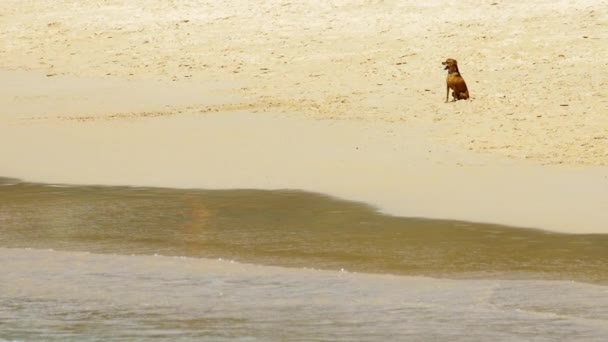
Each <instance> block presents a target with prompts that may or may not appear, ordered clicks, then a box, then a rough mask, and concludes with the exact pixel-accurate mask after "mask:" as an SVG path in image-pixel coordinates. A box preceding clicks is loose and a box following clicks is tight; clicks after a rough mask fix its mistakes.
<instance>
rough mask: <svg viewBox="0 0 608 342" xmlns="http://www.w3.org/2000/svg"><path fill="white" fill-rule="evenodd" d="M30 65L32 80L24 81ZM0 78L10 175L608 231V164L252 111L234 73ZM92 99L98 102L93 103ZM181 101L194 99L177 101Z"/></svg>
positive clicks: (373, 125) (2, 145) (0, 144)
mask: <svg viewBox="0 0 608 342" xmlns="http://www.w3.org/2000/svg"><path fill="white" fill-rule="evenodd" d="M24 77H30V78H31V79H32V81H31V82H22V83H18V82H19V81H22V80H23V79H24ZM3 79H4V80H5V84H7V83H8V84H11V85H13V86H12V87H9V88H4V90H5V91H4V92H3V96H2V97H1V99H2V102H3V103H2V104H1V105H2V106H3V107H4V108H10V109H11V111H10V112H8V113H16V114H14V115H6V114H5V115H3V117H2V121H3V123H4V124H3V125H2V126H0V132H1V134H0V153H1V154H2V155H3V162H2V164H1V165H0V174H2V175H4V176H9V177H16V178H22V179H25V180H28V181H38V182H47V183H48V182H50V183H66V184H104V185H137V186H161V187H176V188H207V189H219V188H225V189H235V188H259V189H301V190H307V191H313V192H320V193H325V194H329V195H332V196H337V197H340V198H344V199H349V200H356V201H362V202H365V203H369V204H371V205H373V206H376V207H378V208H379V209H380V210H381V211H383V212H386V213H390V214H395V215H402V216H409V217H427V218H442V219H457V220H467V221H476V222H489V223H500V224H508V225H514V226H521V227H529V228H541V229H548V230H553V231H560V232H571V233H591V232H595V233H605V232H608V226H607V225H606V222H608V211H606V210H604V209H605V205H604V203H607V202H608V176H607V175H608V172H607V169H606V167H601V166H598V167H580V166H578V167H577V166H572V167H568V166H557V165H539V164H537V163H533V162H529V161H516V160H509V159H502V158H498V157H494V156H488V155H479V154H475V153H473V152H471V151H467V150H464V149H462V148H460V147H458V146H454V145H447V144H442V143H438V142H437V141H434V140H433V139H432V138H431V137H429V135H428V134H427V132H428V130H427V129H425V128H424V127H420V126H411V125H409V124H407V123H405V122H399V123H388V122H369V121H356V120H354V121H353V120H336V119H333V120H331V119H327V120H317V119H311V118H303V117H301V116H299V115H298V113H293V114H290V115H287V114H281V113H272V112H267V113H264V114H255V113H252V112H251V111H250V110H247V109H246V108H241V107H240V106H239V103H240V102H239V100H241V99H239V97H238V96H237V95H235V94H234V92H233V88H231V87H230V85H229V84H222V85H221V86H218V85H212V86H208V85H205V84H199V83H182V84H177V85H175V84H173V83H163V82H157V83H149V82H142V81H121V80H117V81H115V82H114V83H113V81H112V80H108V79H103V80H95V79H74V78H71V77H66V78H65V79H63V78H61V77H52V78H47V77H43V76H41V75H39V74H23V73H21V72H16V73H13V72H5V73H3ZM7 80H8V82H7ZM11 80H12V81H13V82H11ZM34 80H35V81H34ZM32 83H33V84H36V87H34V88H32V87H31V86H30V84H32ZM180 96H181V97H180ZM142 98H151V99H153V100H152V101H151V102H146V101H143V100H142ZM14 99H17V100H14ZM23 99H27V101H24V100H23ZM95 100H96V101H99V106H91V104H92V103H95V102H94V101H95ZM172 101H174V102H172ZM175 102H177V103H179V104H184V103H185V102H187V103H188V106H184V107H180V109H175V108H174V106H176V104H175ZM161 103H163V104H164V105H162V106H161V105H160V104H161ZM58 113H60V114H58ZM84 113H86V114H84Z"/></svg>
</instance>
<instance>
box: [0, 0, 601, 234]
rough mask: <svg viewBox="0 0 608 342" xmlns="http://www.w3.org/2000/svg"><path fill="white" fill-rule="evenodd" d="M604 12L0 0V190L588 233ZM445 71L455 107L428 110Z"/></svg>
mask: <svg viewBox="0 0 608 342" xmlns="http://www.w3.org/2000/svg"><path fill="white" fill-rule="evenodd" d="M604 7H605V6H602V4H601V3H598V2H596V1H579V2H576V3H565V2H560V3H555V2H552V1H544V0H543V1H535V2H532V3H530V2H525V1H517V2H510V3H501V2H494V3H488V4H472V3H450V4H449V6H446V4H445V3H444V2H442V1H434V2H425V3H424V4H420V3H417V2H413V1H399V2H396V1H357V0H355V1H350V0H339V1H332V2H325V1H305V2H299V3H291V2H286V1H283V0H264V1H259V2H255V3H253V2H249V1H238V0H223V1H214V2H208V3H205V2H203V3H201V2H198V1H197V2H194V1H191V0H180V1H178V2H176V3H174V4H170V3H166V2H162V1H159V2H152V3H147V2H146V3H145V4H144V3H142V2H139V1H135V2H121V1H117V2H113V3H112V4H97V3H96V2H78V4H74V3H72V2H69V1H58V2H49V1H27V2H22V1H19V2H16V1H6V2H3V3H2V4H1V5H0V13H4V15H0V28H2V29H1V30H0V39H1V40H2V41H5V42H8V43H6V44H4V45H3V46H2V48H1V49H0V70H3V71H1V72H0V108H1V111H0V153H1V155H2V161H1V163H0V176H5V177H17V178H23V179H25V180H30V181H40V182H57V183H76V184H114V185H117V184H122V185H147V186H164V187H203V188H261V189H277V188H289V189H302V190H308V191H314V192H321V193H325V194H329V195H333V196H337V197H341V198H345V199H351V200H357V201H363V202H366V203H369V204H372V205H374V206H376V207H378V208H379V209H380V210H382V211H383V212H386V213H391V214H395V215H405V216H413V217H429V218H447V219H460V220H469V221H482V222H493V223H502V224H510V225H516V226H522V227H533V228H542V229H548V230H554V231H561V232H571V233H590V232H598V233H602V232H603V233H605V232H608V224H607V222H608V211H607V210H605V205H604V203H608V166H607V165H608V137H607V135H606V134H607V133H606V132H608V121H607V117H606V115H605V113H606V108H607V105H608V102H607V101H608V99H607V98H606V94H605V92H603V91H602V89H604V88H605V87H606V86H607V85H608V78H607V77H608V76H607V75H606V73H603V72H598V70H604V69H605V68H606V66H607V65H608V61H607V60H606V57H605V56H608V51H607V48H606V47H607V46H608V44H605V42H606V39H607V37H606V32H608V30H606V23H608V20H606V19H608V11H606V9H605V8H604ZM40 13H45V16H40V15H39V14H40ZM455 28H457V30H456V31H455ZM455 32H464V34H456V33H455ZM557 32H565V33H564V34H557ZM447 57H453V58H456V59H458V60H459V65H460V69H461V71H462V73H463V75H464V77H465V79H466V80H467V82H468V84H469V88H470V90H471V94H472V98H473V100H472V101H459V102H457V103H451V104H445V103H443V101H444V99H445V97H444V96H445V88H444V82H445V71H444V70H443V69H442V66H441V64H440V62H441V61H442V60H444V59H445V58H447Z"/></svg>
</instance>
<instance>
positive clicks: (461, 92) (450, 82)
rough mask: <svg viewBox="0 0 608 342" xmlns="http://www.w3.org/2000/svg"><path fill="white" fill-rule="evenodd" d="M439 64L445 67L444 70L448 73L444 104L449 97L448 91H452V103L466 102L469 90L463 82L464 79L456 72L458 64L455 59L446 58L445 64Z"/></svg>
mask: <svg viewBox="0 0 608 342" xmlns="http://www.w3.org/2000/svg"><path fill="white" fill-rule="evenodd" d="M441 64H443V65H445V68H444V70H447V71H448V78H447V80H446V81H447V88H446V94H445V102H448V99H449V97H450V89H452V90H453V91H452V97H453V98H454V99H453V100H452V101H456V100H467V99H468V98H469V90H468V89H467V84H466V83H465V82H464V78H462V76H461V75H460V71H458V62H456V60H455V59H452V58H448V59H446V60H445V62H441Z"/></svg>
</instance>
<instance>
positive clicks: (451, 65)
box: [441, 58, 458, 71]
mask: <svg viewBox="0 0 608 342" xmlns="http://www.w3.org/2000/svg"><path fill="white" fill-rule="evenodd" d="M441 64H443V65H445V68H443V70H449V71H454V70H458V62H457V61H456V60H455V59H452V58H448V59H446V60H445V62H441Z"/></svg>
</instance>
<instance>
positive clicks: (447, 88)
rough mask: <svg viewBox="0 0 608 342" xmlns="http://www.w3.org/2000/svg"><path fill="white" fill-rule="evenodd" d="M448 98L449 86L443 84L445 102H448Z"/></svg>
mask: <svg viewBox="0 0 608 342" xmlns="http://www.w3.org/2000/svg"><path fill="white" fill-rule="evenodd" d="M449 98H450V86H449V85H446V86H445V103H448V99H449Z"/></svg>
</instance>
